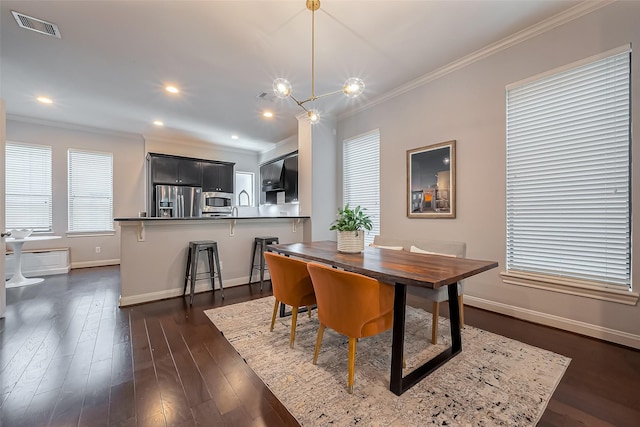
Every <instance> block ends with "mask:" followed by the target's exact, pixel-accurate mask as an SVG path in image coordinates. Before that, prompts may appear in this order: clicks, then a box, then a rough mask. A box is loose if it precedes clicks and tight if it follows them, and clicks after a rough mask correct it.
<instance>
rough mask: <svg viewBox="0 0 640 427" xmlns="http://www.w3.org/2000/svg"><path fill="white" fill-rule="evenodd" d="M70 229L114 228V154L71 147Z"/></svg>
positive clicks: (74, 230) (92, 230) (98, 229)
mask: <svg viewBox="0 0 640 427" xmlns="http://www.w3.org/2000/svg"><path fill="white" fill-rule="evenodd" d="M68 184H69V231H70V232H100V231H113V155H112V154H111V153H98V152H89V151H81V150H73V149H70V150H69V182H68Z"/></svg>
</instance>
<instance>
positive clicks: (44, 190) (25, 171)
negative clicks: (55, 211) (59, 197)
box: [5, 141, 52, 231]
mask: <svg viewBox="0 0 640 427" xmlns="http://www.w3.org/2000/svg"><path fill="white" fill-rule="evenodd" d="M5 153H6V157H5V159H6V168H5V180H6V181H5V182H6V184H5V222H6V228H7V229H8V230H10V229H12V228H31V229H33V230H34V231H51V229H52V215H51V198H52V197H51V147H49V146H44V145H32V144H21V143H15V142H8V141H7V144H6V151H5Z"/></svg>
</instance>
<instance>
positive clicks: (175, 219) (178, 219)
mask: <svg viewBox="0 0 640 427" xmlns="http://www.w3.org/2000/svg"><path fill="white" fill-rule="evenodd" d="M309 218H310V217H308V216H214V217H200V218H167V217H146V216H145V217H137V216H135V217H122V218H114V221H154V222H155V221H228V220H230V219H236V220H237V219H309Z"/></svg>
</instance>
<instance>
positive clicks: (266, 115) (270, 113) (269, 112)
mask: <svg viewBox="0 0 640 427" xmlns="http://www.w3.org/2000/svg"><path fill="white" fill-rule="evenodd" d="M262 115H263V116H265V117H273V113H272V112H271V111H265V112H264V113H262Z"/></svg>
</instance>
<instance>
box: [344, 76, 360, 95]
mask: <svg viewBox="0 0 640 427" xmlns="http://www.w3.org/2000/svg"><path fill="white" fill-rule="evenodd" d="M342 91H343V92H344V94H345V95H347V96H348V97H349V98H355V97H357V96H358V95H360V94H361V93H362V92H363V91H364V82H363V81H362V79H359V78H357V77H351V78H349V79H347V81H346V82H344V86H342Z"/></svg>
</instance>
